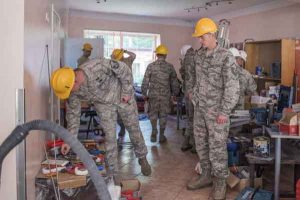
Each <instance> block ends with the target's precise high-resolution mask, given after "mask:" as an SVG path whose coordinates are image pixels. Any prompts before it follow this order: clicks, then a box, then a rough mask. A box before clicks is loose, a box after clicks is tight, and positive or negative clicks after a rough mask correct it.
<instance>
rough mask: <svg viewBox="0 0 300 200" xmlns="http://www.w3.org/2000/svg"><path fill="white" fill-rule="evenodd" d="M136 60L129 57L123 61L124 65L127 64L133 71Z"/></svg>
mask: <svg viewBox="0 0 300 200" xmlns="http://www.w3.org/2000/svg"><path fill="white" fill-rule="evenodd" d="M134 60H135V58H133V57H131V56H129V57H127V58H123V59H122V60H121V61H122V62H123V63H125V64H126V65H127V66H128V67H129V68H130V70H131V71H132V64H133V62H134Z"/></svg>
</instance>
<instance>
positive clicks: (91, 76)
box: [66, 58, 134, 134]
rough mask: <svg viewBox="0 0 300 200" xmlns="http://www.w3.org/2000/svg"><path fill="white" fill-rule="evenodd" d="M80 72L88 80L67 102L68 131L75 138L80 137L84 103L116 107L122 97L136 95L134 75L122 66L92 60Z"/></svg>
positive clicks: (81, 67)
mask: <svg viewBox="0 0 300 200" xmlns="http://www.w3.org/2000/svg"><path fill="white" fill-rule="evenodd" d="M80 69H82V70H83V72H84V74H85V77H86V80H85V82H84V83H83V85H81V86H80V89H79V90H78V91H76V92H72V93H71V95H70V97H69V99H68V101H67V113H66V119H67V122H68V130H69V131H70V132H71V133H73V134H77V132H78V129H79V122H80V114H81V101H87V102H89V103H91V104H97V103H102V104H112V105H116V104H119V103H120V102H121V97H122V96H128V95H129V96H132V95H133V92H134V91H133V87H132V75H131V71H130V69H129V67H128V66H127V65H126V64H124V63H122V62H117V61H114V60H109V59H105V58H101V59H93V60H90V61H89V62H86V63H84V64H83V65H81V66H80Z"/></svg>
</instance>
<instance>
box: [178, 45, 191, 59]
mask: <svg viewBox="0 0 300 200" xmlns="http://www.w3.org/2000/svg"><path fill="white" fill-rule="evenodd" d="M191 47H192V46H191V45H187V44H186V45H183V46H182V47H181V50H180V53H181V56H182V57H184V56H185V54H186V52H187V50H188V49H190V48H191Z"/></svg>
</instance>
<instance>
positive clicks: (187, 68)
mask: <svg viewBox="0 0 300 200" xmlns="http://www.w3.org/2000/svg"><path fill="white" fill-rule="evenodd" d="M194 56H195V51H194V49H193V48H190V49H188V50H187V52H186V54H185V57H184V59H183V60H182V62H181V68H180V70H179V72H180V74H181V77H182V79H183V91H184V94H185V108H186V109H185V110H186V115H187V127H186V131H185V136H186V137H188V138H189V140H190V141H189V144H191V145H193V146H194V145H195V139H194V131H193V121H194V105H193V103H192V102H191V101H190V100H189V98H188V93H187V88H186V82H187V81H186V79H189V76H191V75H193V76H195V66H194V64H193V63H194ZM192 68H193V69H192ZM191 72H192V74H191Z"/></svg>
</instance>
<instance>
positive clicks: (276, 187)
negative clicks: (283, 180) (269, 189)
mask: <svg viewBox="0 0 300 200" xmlns="http://www.w3.org/2000/svg"><path fill="white" fill-rule="evenodd" d="M266 131H267V133H268V134H269V135H270V137H271V138H273V139H275V183H274V199H275V200H279V184H280V167H281V166H280V165H281V140H282V139H293V140H300V136H291V135H286V134H284V133H281V132H279V131H278V129H276V128H268V127H267V128H266ZM291 156H295V155H291ZM298 157H299V156H298ZM295 159H297V158H296V157H295Z"/></svg>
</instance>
